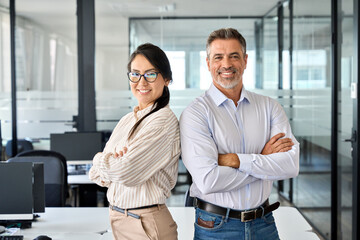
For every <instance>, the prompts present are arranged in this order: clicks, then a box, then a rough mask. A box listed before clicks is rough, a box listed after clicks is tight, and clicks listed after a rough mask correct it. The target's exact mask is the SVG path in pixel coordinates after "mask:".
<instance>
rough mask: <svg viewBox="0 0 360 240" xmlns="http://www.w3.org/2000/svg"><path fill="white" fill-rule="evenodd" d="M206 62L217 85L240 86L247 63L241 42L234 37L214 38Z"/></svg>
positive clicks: (230, 87)
mask: <svg viewBox="0 0 360 240" xmlns="http://www.w3.org/2000/svg"><path fill="white" fill-rule="evenodd" d="M206 62H207V65H208V68H209V71H210V73H211V76H212V78H213V83H214V84H215V86H217V87H221V88H225V89H232V88H234V87H236V86H239V85H240V87H242V76H243V74H244V70H245V69H246V64H247V54H246V55H245V56H244V55H243V50H242V47H241V44H240V42H239V41H238V40H236V39H216V40H214V41H213V42H212V43H211V45H210V53H209V56H208V57H207V58H206Z"/></svg>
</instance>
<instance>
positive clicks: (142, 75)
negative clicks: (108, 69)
mask: <svg viewBox="0 0 360 240" xmlns="http://www.w3.org/2000/svg"><path fill="white" fill-rule="evenodd" d="M130 73H136V72H128V73H127V76H128V79H129V81H130V82H132V83H138V82H140V79H141V77H144V79H145V81H147V82H148V83H153V82H155V81H156V79H157V78H158V76H159V73H160V74H161V72H149V73H156V77H155V79H154V80H153V81H149V80H148V79H147V78H146V77H145V74H148V73H144V74H140V73H137V74H139V75H140V77H139V79H138V80H137V81H133V80H131V79H130Z"/></svg>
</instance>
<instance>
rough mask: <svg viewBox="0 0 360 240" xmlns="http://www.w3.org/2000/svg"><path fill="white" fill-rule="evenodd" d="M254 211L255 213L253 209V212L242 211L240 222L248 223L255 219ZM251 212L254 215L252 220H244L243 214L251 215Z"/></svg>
mask: <svg viewBox="0 0 360 240" xmlns="http://www.w3.org/2000/svg"><path fill="white" fill-rule="evenodd" d="M256 211H257V209H255V210H248V211H246V210H245V211H242V212H241V222H250V221H252V220H254V219H256ZM251 212H252V213H253V214H254V216H253V218H252V219H245V214H247V213H251Z"/></svg>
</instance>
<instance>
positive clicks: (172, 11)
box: [0, 0, 353, 45]
mask: <svg viewBox="0 0 360 240" xmlns="http://www.w3.org/2000/svg"><path fill="white" fill-rule="evenodd" d="M352 1H353V0H343V2H344V4H343V5H344V6H343V10H344V11H345V12H349V13H351V12H352V4H345V3H347V2H349V3H351V2H352ZM15 2H16V6H15V8H16V14H17V15H18V16H21V17H22V18H23V19H25V21H32V22H35V23H37V24H39V25H41V26H42V27H44V28H47V29H56V32H57V33H59V34H62V35H64V36H67V37H68V38H71V39H73V40H75V39H76V0H15ZM278 2H279V0H252V1H249V0H221V1H220V0H216V1H215V0H95V14H96V24H97V25H96V28H97V29H96V31H97V44H109V45H111V44H116V41H118V40H115V39H119V36H116V34H117V35H119V34H120V35H121V34H123V35H124V32H122V31H120V32H116V31H114V30H115V29H128V22H127V19H128V18H130V17H137V18H140V17H141V18H146V17H176V18H179V17H205V16H206V17H208V16H212V17H216V16H221V17H225V19H226V17H228V18H229V19H231V18H232V17H261V16H264V15H265V14H266V13H268V12H269V10H271V9H273V8H274V6H275V5H276V4H277V3H278ZM0 7H1V8H2V9H6V8H8V7H9V0H0ZM1 8H0V9H1ZM329 13H330V1H329V0H294V15H296V16H299V15H301V16H305V15H306V16H312V15H316V16H328V17H329V16H330V14H329ZM273 14H276V9H274V11H273ZM286 14H287V11H285V15H286ZM212 21H216V20H212ZM184 22H186V21H184ZM203 22H204V23H203V25H201V24H199V25H197V26H192V25H190V26H188V25H186V23H185V24H184V25H181V24H176V25H177V27H176V28H175V26H174V27H170V28H167V29H166V33H167V34H169V35H171V36H176V35H179V36H180V35H181V36H182V37H183V36H186V35H187V34H189V35H190V34H191V35H193V34H194V32H197V33H198V34H199V35H203V34H205V35H208V33H209V28H211V26H208V24H207V22H206V21H203ZM241 27H242V28H243V29H242V31H253V28H254V20H250V21H249V22H248V23H245V24H244V23H242V24H241ZM144 28H146V26H145V22H144ZM246 28H248V29H246ZM125 34H126V35H127V34H128V33H127V32H126V33H125ZM274 34H276V32H274ZM112 39H114V40H112Z"/></svg>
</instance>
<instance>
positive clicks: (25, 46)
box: [0, 0, 77, 148]
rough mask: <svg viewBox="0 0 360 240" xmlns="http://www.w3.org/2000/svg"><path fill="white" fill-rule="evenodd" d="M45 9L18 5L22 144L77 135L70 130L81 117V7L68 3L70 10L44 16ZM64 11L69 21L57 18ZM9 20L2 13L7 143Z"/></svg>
mask: <svg viewBox="0 0 360 240" xmlns="http://www.w3.org/2000/svg"><path fill="white" fill-rule="evenodd" d="M39 4H40V5H41V4H43V3H42V2H39V3H37V2H34V3H32V4H30V5H29V4H28V1H26V0H17V1H16V7H15V9H16V26H15V31H16V32H15V53H16V60H15V61H16V87H17V109H18V125H17V126H18V129H17V133H18V138H25V137H31V138H32V139H34V140H44V139H45V140H48V139H49V138H50V133H52V132H54V131H56V132H65V131H71V130H72V126H71V125H66V124H67V122H71V121H72V116H73V115H77V47H76V46H77V42H76V15H75V12H76V2H74V1H67V4H66V6H67V7H68V8H67V9H66V8H64V7H63V6H64V5H63V4H64V2H60V1H58V2H56V1H55V2H53V3H52V4H51V7H50V8H47V10H46V11H41V9H43V8H41V7H40V5H39ZM59 6H61V9H62V10H63V11H62V14H65V15H66V19H67V20H66V21H63V19H64V17H63V16H62V15H59V14H58V15H55V14H52V13H54V12H57V11H58V9H59ZM39 9H40V10H39ZM49 14H50V15H52V16H51V18H49V17H48V16H49ZM6 15H8V14H7V13H4V12H3V11H1V12H0V32H1V33H4V34H1V39H0V48H1V49H0V52H1V53H2V54H1V59H0V63H1V64H0V66H1V67H4V71H3V70H1V73H2V74H1V75H0V83H1V84H0V93H1V94H2V97H1V99H0V101H1V106H2V109H1V111H0V118H1V120H2V137H3V138H4V139H10V138H12V134H11V125H10V123H11V101H10V94H8V93H9V92H10V88H11V86H10V82H11V80H10V65H9V64H10V60H9V55H8V54H9V51H10V47H9V46H10V45H9V40H10V31H9V20H8V17H6ZM55 23H56V24H55ZM3 53H4V54H3ZM5 58H7V59H5ZM5 62H6V63H5ZM43 147H45V148H46V147H49V145H48V144H45V146H43Z"/></svg>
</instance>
